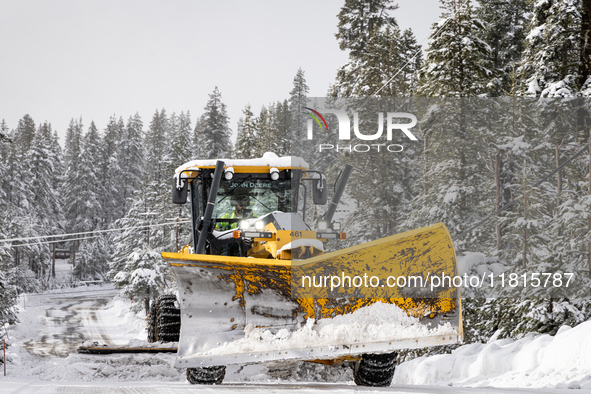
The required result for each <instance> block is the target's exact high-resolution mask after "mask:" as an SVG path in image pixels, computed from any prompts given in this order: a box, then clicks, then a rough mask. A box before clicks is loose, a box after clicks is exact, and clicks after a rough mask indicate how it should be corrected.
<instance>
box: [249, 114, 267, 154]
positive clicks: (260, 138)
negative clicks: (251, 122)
mask: <svg viewBox="0 0 591 394" xmlns="http://www.w3.org/2000/svg"><path fill="white" fill-rule="evenodd" d="M255 125H256V143H255V146H256V150H255V155H254V156H253V157H261V156H263V153H265V152H268V151H269V150H270V149H269V148H270V146H269V145H270V143H271V113H270V111H269V110H268V109H267V107H266V106H264V105H263V106H262V107H261V112H260V113H259V116H257V118H256V119H255Z"/></svg>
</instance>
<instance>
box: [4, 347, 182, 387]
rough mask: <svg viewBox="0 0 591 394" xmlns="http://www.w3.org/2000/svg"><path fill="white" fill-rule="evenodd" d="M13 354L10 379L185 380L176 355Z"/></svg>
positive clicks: (9, 366)
mask: <svg viewBox="0 0 591 394" xmlns="http://www.w3.org/2000/svg"><path fill="white" fill-rule="evenodd" d="M18 353H19V356H18V357H15V354H14V353H13V354H11V356H12V360H13V362H12V363H11V364H9V365H8V368H9V376H10V377H17V378H28V379H39V380H59V381H97V380H111V381H112V380H114V381H142V380H170V381H179V380H184V370H179V369H175V368H174V367H173V364H174V359H175V357H176V354H174V353H172V354H171V353H157V354H106V355H86V354H76V353H72V354H70V355H69V356H68V357H66V358H57V357H52V358H42V357H38V356H33V355H30V354H28V353H24V352H18Z"/></svg>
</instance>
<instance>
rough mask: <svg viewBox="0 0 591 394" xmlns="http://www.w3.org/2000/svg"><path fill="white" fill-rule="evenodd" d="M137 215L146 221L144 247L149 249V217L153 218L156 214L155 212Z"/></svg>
mask: <svg viewBox="0 0 591 394" xmlns="http://www.w3.org/2000/svg"><path fill="white" fill-rule="evenodd" d="M138 215H143V216H144V217H145V220H146V246H147V247H148V248H149V247H150V225H151V223H150V216H155V215H156V213H155V212H144V213H139V214H138Z"/></svg>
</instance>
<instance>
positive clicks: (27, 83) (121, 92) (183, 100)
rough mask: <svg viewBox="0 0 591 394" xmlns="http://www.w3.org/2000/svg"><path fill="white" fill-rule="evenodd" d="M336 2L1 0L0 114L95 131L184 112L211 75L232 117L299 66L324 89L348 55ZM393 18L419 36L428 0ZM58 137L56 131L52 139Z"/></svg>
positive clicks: (434, 10)
mask: <svg viewBox="0 0 591 394" xmlns="http://www.w3.org/2000/svg"><path fill="white" fill-rule="evenodd" d="M343 3H344V0H322V1H318V0H300V1H271V0H268V1H259V0H249V1H238V0H234V1H205V0H176V1H170V2H164V1H153V0H141V1H140V0H129V1H125V0H85V1H80V0H51V1H47V0H14V1H13V0H0V119H4V120H6V122H7V124H8V127H9V128H11V129H13V128H15V127H16V125H17V123H18V120H19V119H20V118H22V117H23V115H24V114H27V113H28V114H30V115H31V116H32V117H33V119H34V120H35V122H36V124H39V123H40V122H43V121H49V122H51V124H52V126H53V129H54V130H58V133H59V134H60V136H61V137H62V138H63V136H64V135H65V130H66V128H67V127H68V123H69V121H70V119H71V118H78V117H80V116H81V117H82V119H83V121H84V128H85V131H86V130H87V128H88V126H89V125H90V121H91V120H94V121H95V124H96V125H97V127H98V128H99V129H100V130H103V129H104V128H105V126H106V124H107V122H108V120H109V118H110V116H111V115H113V114H115V115H116V116H117V117H119V116H123V118H124V119H125V120H126V121H127V118H128V117H129V116H131V115H133V114H135V113H136V112H138V113H139V114H140V115H141V117H142V119H143V121H144V125H145V128H147V126H148V124H149V123H150V121H151V118H152V115H153V114H154V111H155V110H156V109H161V108H165V109H166V111H167V113H168V114H171V113H172V112H176V113H177V114H178V113H180V112H181V111H187V110H189V111H190V112H191V119H192V121H193V124H194V122H195V119H196V118H197V117H198V116H199V115H200V114H201V113H202V110H203V107H204V106H205V104H206V102H207V99H208V94H209V93H211V92H212V91H213V89H214V87H215V86H216V85H217V86H218V88H219V89H220V91H221V93H222V99H223V101H224V102H225V103H226V105H227V107H228V113H229V115H230V118H231V127H232V130H233V132H234V133H235V132H236V122H237V121H238V118H239V117H240V116H241V115H242V112H241V111H242V109H243V108H244V106H245V104H247V103H250V104H251V105H252V108H253V112H255V114H258V112H259V110H260V108H261V106H262V105H267V104H269V103H271V102H275V101H277V100H283V99H285V98H288V96H289V91H290V90H291V88H292V81H293V77H294V76H295V74H296V72H297V70H298V67H301V68H302V69H303V70H304V71H305V75H306V80H307V83H308V85H309V86H310V96H311V97H323V96H325V94H326V91H327V88H328V85H329V84H330V83H332V82H333V81H334V77H335V73H336V70H337V68H338V67H339V66H341V65H343V64H344V63H346V61H347V54H346V53H345V52H342V51H340V50H339V47H338V43H337V41H336V39H335V37H334V33H335V32H336V30H337V28H336V26H337V17H336V16H337V14H338V12H339V10H340V8H341V6H342V5H343ZM398 4H399V6H400V9H398V10H397V11H395V12H394V14H393V15H394V16H395V17H396V18H397V20H398V22H399V25H400V26H401V27H402V28H403V29H405V28H408V27H411V28H412V29H413V31H414V32H415V35H416V36H417V39H418V41H422V40H423V39H425V41H424V43H423V44H424V45H425V44H426V43H427V40H426V37H428V35H429V32H430V27H431V24H432V23H434V22H436V21H437V20H438V19H439V14H440V10H439V5H438V1H437V0H414V1H413V0H398ZM62 142H63V140H62Z"/></svg>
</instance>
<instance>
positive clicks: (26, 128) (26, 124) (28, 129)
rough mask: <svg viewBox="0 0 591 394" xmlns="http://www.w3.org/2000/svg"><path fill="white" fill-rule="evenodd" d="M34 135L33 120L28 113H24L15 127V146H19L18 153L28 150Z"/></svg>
mask: <svg viewBox="0 0 591 394" xmlns="http://www.w3.org/2000/svg"><path fill="white" fill-rule="evenodd" d="M34 136H35V121H34V120H33V118H31V116H30V115H29V114H26V115H25V116H23V118H22V119H20V120H19V121H18V126H17V127H16V134H15V140H16V141H17V146H18V147H19V148H20V152H19V153H21V154H24V153H25V152H27V151H28V150H29V148H30V147H31V143H32V142H33V138H34Z"/></svg>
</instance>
